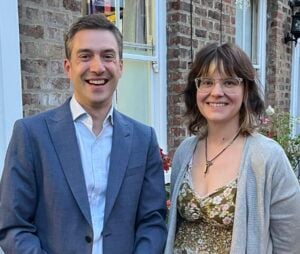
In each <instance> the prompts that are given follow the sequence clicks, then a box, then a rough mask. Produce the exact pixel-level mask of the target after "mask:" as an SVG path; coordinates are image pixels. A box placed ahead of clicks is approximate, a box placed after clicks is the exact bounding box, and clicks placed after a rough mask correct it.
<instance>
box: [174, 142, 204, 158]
mask: <svg viewBox="0 0 300 254" xmlns="http://www.w3.org/2000/svg"><path fill="white" fill-rule="evenodd" d="M198 139H199V138H198V137H197V136H191V137H188V138H186V139H184V140H183V141H182V142H181V144H180V145H179V146H178V148H177V149H176V152H175V154H174V158H173V160H182V159H183V158H185V157H186V156H187V155H189V154H192V153H193V151H194V148H195V146H196V145H197V142H198Z"/></svg>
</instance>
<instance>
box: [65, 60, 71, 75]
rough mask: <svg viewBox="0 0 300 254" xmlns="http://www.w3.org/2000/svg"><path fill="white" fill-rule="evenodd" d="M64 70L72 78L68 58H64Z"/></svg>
mask: <svg viewBox="0 0 300 254" xmlns="http://www.w3.org/2000/svg"><path fill="white" fill-rule="evenodd" d="M64 71H65V74H66V75H67V77H68V78H69V79H71V63H70V60H69V59H67V58H65V59H64Z"/></svg>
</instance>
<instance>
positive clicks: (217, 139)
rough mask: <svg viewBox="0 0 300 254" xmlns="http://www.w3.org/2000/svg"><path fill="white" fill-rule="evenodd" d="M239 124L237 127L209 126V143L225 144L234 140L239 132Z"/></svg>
mask: <svg viewBox="0 0 300 254" xmlns="http://www.w3.org/2000/svg"><path fill="white" fill-rule="evenodd" d="M239 129H240V127H239V125H238V123H237V124H235V125H225V126H224V125H223V126H220V125H217V126H216V125H208V132H207V140H209V143H215V144H223V143H227V142H228V141H230V140H232V139H233V138H234V136H235V135H236V134H237V133H238V132H239Z"/></svg>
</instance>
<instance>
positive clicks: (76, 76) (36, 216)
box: [0, 15, 166, 254]
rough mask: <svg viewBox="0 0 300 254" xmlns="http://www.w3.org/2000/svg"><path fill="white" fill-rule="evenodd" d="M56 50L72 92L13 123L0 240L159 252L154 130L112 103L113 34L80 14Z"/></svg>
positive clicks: (25, 247)
mask: <svg viewBox="0 0 300 254" xmlns="http://www.w3.org/2000/svg"><path fill="white" fill-rule="evenodd" d="M65 48H66V59H65V61H64V68H65V71H66V73H67V75H68V77H69V78H70V80H71V81H72V84H73V87H74V94H73V96H72V98H71V99H69V100H67V102H66V103H65V104H64V105H62V106H60V107H59V108H57V109H54V110H50V111H48V112H45V113H41V114H39V115H36V116H33V117H29V118H25V119H22V120H18V121H17V122H16V123H15V126H14V131H13V135H12V139H11V142H10V145H9V148H8V151H7V155H6V160H5V166H4V171H3V177H2V180H1V185H0V246H1V247H2V248H3V250H4V252H5V253H16V254H17V253H18V254H33V253H34V254H39V253H48V254H68V253H69V254H76V253H78V254H85V253H87V254H89V253H92V254H102V253H103V254H127V253H128V254H131V253H141V254H147V253H149V254H150V253H151V254H159V253H162V252H163V247H164V244H165V239H166V228H165V222H164V219H165V213H166V208H165V191H164V180H163V169H162V162H161V158H160V154H159V147H158V144H157V141H156V137H155V133H154V130H153V129H152V128H150V127H147V126H144V125H142V124H140V123H138V122H136V121H134V120H132V119H130V118H128V117H126V116H124V115H122V114H121V113H119V112H118V111H116V110H115V109H113V107H112V97H113V93H114V91H115V89H116V87H117V83H118V80H119V78H120V77H121V75H122V68H123V64H122V35H121V34H120V32H119V30H118V29H117V28H116V27H115V26H114V25H113V24H112V23H110V22H109V21H108V20H107V19H106V18H105V17H104V16H100V15H90V16H85V17H82V18H80V19H79V20H78V21H77V22H76V23H75V24H74V25H73V26H72V27H71V29H70V31H69V32H68V34H67V36H66V39H65Z"/></svg>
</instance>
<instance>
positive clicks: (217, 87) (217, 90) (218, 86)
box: [210, 80, 224, 96]
mask: <svg viewBox="0 0 300 254" xmlns="http://www.w3.org/2000/svg"><path fill="white" fill-rule="evenodd" d="M210 94H211V95H212V96H223V95H224V91H223V86H222V82H221V81H219V80H215V83H214V86H213V88H212V90H211V93H210Z"/></svg>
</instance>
